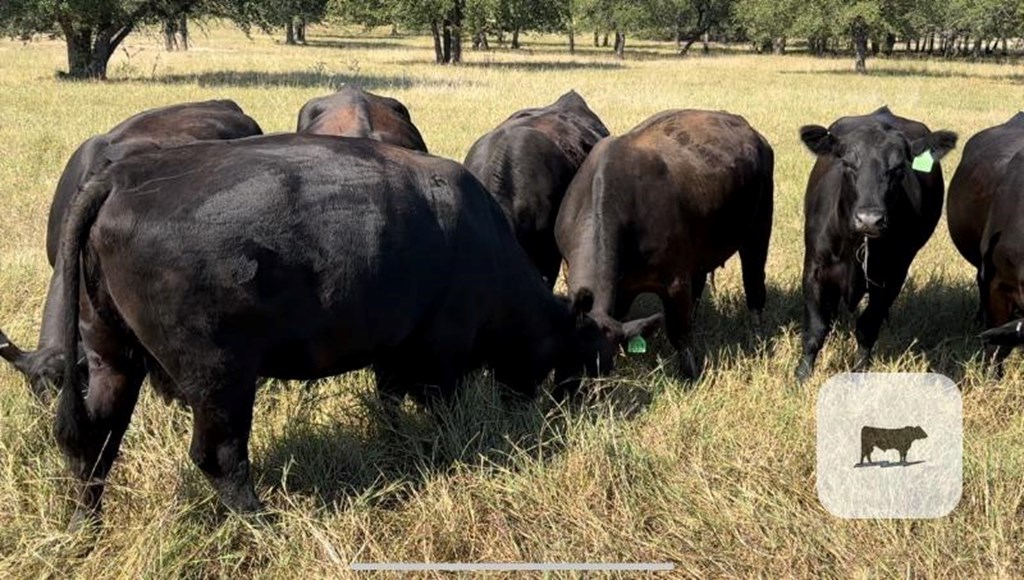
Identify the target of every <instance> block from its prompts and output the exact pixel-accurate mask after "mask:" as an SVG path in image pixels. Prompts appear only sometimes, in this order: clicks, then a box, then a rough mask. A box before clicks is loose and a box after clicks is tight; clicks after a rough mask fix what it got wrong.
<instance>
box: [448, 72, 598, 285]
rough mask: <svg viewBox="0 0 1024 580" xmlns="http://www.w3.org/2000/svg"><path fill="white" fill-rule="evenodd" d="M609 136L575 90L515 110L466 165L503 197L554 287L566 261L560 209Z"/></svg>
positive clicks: (473, 150) (521, 235)
mask: <svg viewBox="0 0 1024 580" xmlns="http://www.w3.org/2000/svg"><path fill="white" fill-rule="evenodd" d="M607 136H608V129H607V128H605V126H604V124H603V123H602V122H601V119H599V118H598V117H597V115H595V114H594V112H593V111H591V110H590V107H588V106H587V103H586V101H584V100H583V97H581V96H579V94H577V93H576V91H570V92H568V93H566V94H564V95H562V96H561V97H560V98H559V99H558V100H557V101H555V102H554V103H553V104H551V105H548V106H547V107H543V108H538V109H527V110H524V111H519V112H518V113H516V114H515V115H512V116H511V117H509V118H508V120H506V121H505V122H503V123H502V124H501V125H498V127H496V128H495V129H494V130H493V131H491V132H490V133H488V134H486V135H484V136H483V137H481V138H480V139H479V140H478V141H477V142H476V143H474V144H473V147H472V148H470V150H469V154H468V155H466V162H465V165H466V168H467V169H469V170H470V171H472V172H473V174H474V175H476V177H477V179H479V180H480V182H481V183H483V184H484V185H485V186H486V187H487V190H488V191H490V192H491V194H492V195H493V196H494V197H495V198H496V199H497V200H498V203H499V204H500V205H501V207H502V209H503V210H505V213H506V214H507V215H508V216H509V220H510V221H511V222H512V227H513V229H514V230H515V232H516V238H517V239H518V240H519V243H520V244H522V246H523V248H524V249H525V250H526V253H527V254H528V255H529V256H530V258H531V259H532V260H533V263H534V264H535V265H536V266H537V268H538V269H539V270H540V273H541V274H542V275H543V276H544V278H546V279H547V281H548V285H549V286H551V287H552V288H554V285H555V281H556V280H557V279H558V270H559V268H560V267H561V265H562V255H561V254H560V253H559V252H558V246H557V245H556V244H555V219H556V218H557V216H558V208H559V206H560V205H561V203H562V198H563V197H565V191H566V190H567V189H568V188H569V184H570V183H571V182H572V179H573V177H575V176H576V171H577V170H578V169H579V168H580V165H582V164H583V161H584V160H585V159H586V158H587V155H588V154H589V153H590V150H591V149H593V148H594V145H596V144H597V142H598V141H600V140H601V139H603V138H605V137H607Z"/></svg>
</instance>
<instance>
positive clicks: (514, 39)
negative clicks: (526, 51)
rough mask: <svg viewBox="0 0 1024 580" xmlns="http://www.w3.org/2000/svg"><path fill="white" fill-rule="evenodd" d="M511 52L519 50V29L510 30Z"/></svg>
mask: <svg viewBox="0 0 1024 580" xmlns="http://www.w3.org/2000/svg"><path fill="white" fill-rule="evenodd" d="M512 50H519V27H518V26H517V27H515V28H514V29H512Z"/></svg>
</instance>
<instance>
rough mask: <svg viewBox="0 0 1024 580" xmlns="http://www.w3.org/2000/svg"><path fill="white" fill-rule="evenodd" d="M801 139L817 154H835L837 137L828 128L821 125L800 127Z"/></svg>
mask: <svg viewBox="0 0 1024 580" xmlns="http://www.w3.org/2000/svg"><path fill="white" fill-rule="evenodd" d="M800 140H801V141H803V142H804V145H806V146H807V148H808V149H810V150H811V153H814V154H815V155H835V152H836V144H837V142H836V138H835V136H834V135H832V133H829V132H828V129H826V128H824V127H822V126H821V125H804V126H803V127H800Z"/></svg>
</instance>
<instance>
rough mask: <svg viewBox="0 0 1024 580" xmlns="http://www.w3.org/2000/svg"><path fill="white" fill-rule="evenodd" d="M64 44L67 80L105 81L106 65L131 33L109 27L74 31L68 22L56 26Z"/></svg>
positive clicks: (127, 29) (73, 27)
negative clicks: (66, 59)
mask: <svg viewBox="0 0 1024 580" xmlns="http://www.w3.org/2000/svg"><path fill="white" fill-rule="evenodd" d="M59 24H60V27H61V30H62V31H63V33H64V38H65V41H66V44H67V53H68V72H67V73H62V76H67V77H69V78H79V79H84V78H92V79H101V80H102V79H106V78H107V63H109V62H110V57H111V55H113V54H114V51H115V50H117V47H118V45H120V44H121V41H123V40H124V39H125V37H127V36H128V34H129V33H130V32H131V31H132V27H131V26H125V27H122V28H120V29H117V28H114V27H113V26H110V27H108V28H104V29H101V30H99V31H96V32H95V33H94V32H93V29H92V28H88V27H85V28H80V29H79V28H75V26H74V25H73V24H71V23H70V22H67V21H64V22H60V23H59Z"/></svg>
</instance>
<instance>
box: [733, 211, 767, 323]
mask: <svg viewBox="0 0 1024 580" xmlns="http://www.w3.org/2000/svg"><path fill="white" fill-rule="evenodd" d="M770 195H771V194H769V197H768V199H769V203H770V200H771V197H770ZM771 235H772V214H771V207H770V206H769V208H768V211H767V213H766V214H765V215H762V216H758V222H757V223H755V224H754V225H753V227H752V228H751V230H750V232H748V234H747V237H746V239H745V240H744V241H743V244H742V245H741V246H740V263H741V265H742V267H743V292H744V294H746V297H747V308H748V309H749V310H750V311H751V312H753V313H754V314H756V315H758V316H759V317H760V314H761V312H762V311H764V305H765V302H766V301H767V300H768V290H767V288H766V287H765V283H764V279H765V273H764V270H765V264H766V263H767V262H768V244H769V242H770V240H771Z"/></svg>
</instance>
